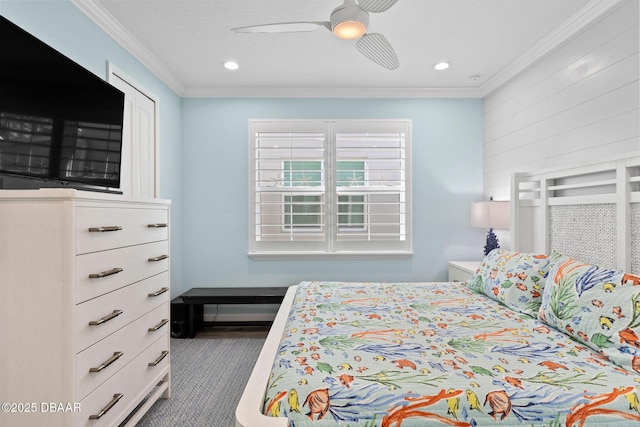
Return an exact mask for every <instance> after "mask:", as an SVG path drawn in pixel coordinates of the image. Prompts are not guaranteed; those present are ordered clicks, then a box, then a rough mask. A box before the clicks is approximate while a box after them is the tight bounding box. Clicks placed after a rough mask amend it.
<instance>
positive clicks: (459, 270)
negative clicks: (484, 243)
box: [449, 261, 482, 282]
mask: <svg viewBox="0 0 640 427" xmlns="http://www.w3.org/2000/svg"><path fill="white" fill-rule="evenodd" d="M481 262H482V261H449V281H450V282H464V281H465V280H469V279H471V277H472V276H473V275H474V273H475V272H476V270H477V269H478V267H479V266H480V263H481Z"/></svg>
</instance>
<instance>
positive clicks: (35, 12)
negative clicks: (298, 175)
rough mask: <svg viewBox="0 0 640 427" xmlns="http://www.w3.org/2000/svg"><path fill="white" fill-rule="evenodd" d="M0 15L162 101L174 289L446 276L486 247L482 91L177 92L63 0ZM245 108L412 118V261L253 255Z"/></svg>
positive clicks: (6, 7)
mask: <svg viewBox="0 0 640 427" xmlns="http://www.w3.org/2000/svg"><path fill="white" fill-rule="evenodd" d="M0 14H1V15H3V16H5V17H6V18H8V19H10V20H11V21H13V22H15V23H16V24H18V25H19V26H21V27H23V28H24V29H26V30H27V31H29V32H31V33H32V34H34V35H35V36H36V37H38V38H40V39H42V40H43V41H45V42H46V43H48V44H49V45H51V46H52V47H54V48H56V49H58V50H59V51H61V52H62V53H63V54H65V55H67V56H69V57H70V58H71V59H73V60H74V61H76V62H78V63H79V64H81V65H83V66H84V67H85V68H87V69H89V70H90V71H92V72H94V73H95V74H97V75H98V76H100V77H103V78H104V77H105V76H106V63H107V61H111V62H113V63H114V65H116V66H117V67H118V68H119V69H120V70H122V71H123V72H125V73H126V74H127V75H129V76H130V77H131V78H133V79H134V80H135V81H137V82H138V83H139V84H141V85H142V86H143V87H144V88H145V89H147V90H149V91H150V92H151V93H153V94H154V95H155V96H156V97H157V98H158V99H159V100H160V101H159V108H160V117H159V120H160V130H159V143H160V196H161V197H163V198H167V199H171V200H172V230H171V263H172V264H171V267H172V283H171V285H172V296H176V295H178V294H180V293H181V292H182V291H184V290H187V289H189V288H191V287H195V286H204V287H206V286H247V285H252V286H270V285H277V286H283V285H290V284H294V283H297V282H298V281H300V280H305V279H333V280H380V281H384V280H445V279H446V270H447V261H449V260H471V259H479V258H481V256H482V245H483V243H484V242H483V240H484V237H483V232H482V231H481V230H475V229H472V228H470V227H469V209H470V204H471V202H472V201H476V200H479V199H481V198H482V165H481V159H482V102H481V100H479V99H245V98H241V99H217V98H203V99H200V98H187V99H181V98H180V97H178V96H177V95H176V94H175V93H174V92H173V91H172V90H171V89H169V88H168V87H167V86H166V85H165V84H163V83H162V82H161V81H160V80H159V79H157V78H156V77H155V75H153V74H152V73H151V72H150V71H149V70H148V69H146V68H145V67H144V66H143V65H142V64H140V63H139V62H138V61H137V60H136V59H135V58H133V57H132V56H131V55H130V54H129V53H127V52H126V51H125V50H124V49H123V48H122V47H120V46H119V45H118V44H117V43H116V42H115V41H114V40H113V39H111V38H110V37H109V36H108V35H106V34H105V33H104V32H103V31H102V30H101V29H99V28H98V27H97V26H96V25H95V24H93V22H91V20H89V18H87V17H86V16H85V15H84V14H83V13H81V12H80V11H79V10H78V9H77V8H76V7H75V6H73V5H72V4H71V3H69V2H67V1H64V0H43V1H36V0H28V1H25V0H0ZM250 118H256V119H257V118H261V119H264V118H287V119H298V118H335V119H338V118H368V119H370V118H383V119H398V118H399V119H411V120H412V121H413V155H414V161H413V202H414V203H413V207H414V209H413V229H414V253H415V255H414V256H413V257H412V258H410V259H407V260H382V261H380V260H376V261H367V260H358V261H356V260H331V261H328V260H326V261H325V260H317V261H252V260H250V259H249V258H248V257H247V239H248V236H247V212H248V207H247V203H248V202H247V201H248V196H247V189H248V183H247V178H248V171H247V167H248V160H247V156H248V140H247V139H248V130H247V123H248V120H249V119H250Z"/></svg>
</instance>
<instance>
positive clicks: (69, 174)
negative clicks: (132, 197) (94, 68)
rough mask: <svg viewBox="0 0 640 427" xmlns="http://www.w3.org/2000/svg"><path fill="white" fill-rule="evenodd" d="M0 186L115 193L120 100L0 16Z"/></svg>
mask: <svg viewBox="0 0 640 427" xmlns="http://www.w3.org/2000/svg"><path fill="white" fill-rule="evenodd" d="M0 40H2V48H1V49H0V181H1V183H0V187H2V188H38V187H52V186H53V187H59V186H68V187H69V186H70V187H76V188H82V189H89V190H98V191H117V189H119V188H120V163H121V154H122V122H123V111H124V93H122V92H121V91H120V90H118V89H117V88H115V87H113V86H112V85H110V84H109V83H108V82H106V81H105V80H103V79H101V78H99V77H98V76H96V75H95V74H93V73H91V72H90V71H88V70H86V69H85V68H83V67H81V66H80V65H78V64H76V63H75V62H73V61H72V60H70V59H69V58H67V57H66V56H64V55H62V54H61V53H59V52H58V51H56V50H55V49H53V48H51V47H50V46H48V45H46V44H45V43H43V42H42V41H40V40H38V39H37V38H36V37H34V36H32V35H31V34H29V33H27V32H26V31H24V30H23V29H21V28H20V27H18V26H17V25H15V24H13V23H12V22H10V21H9V20H7V19H6V18H4V17H2V16H0Z"/></svg>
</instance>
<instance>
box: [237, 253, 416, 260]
mask: <svg viewBox="0 0 640 427" xmlns="http://www.w3.org/2000/svg"><path fill="white" fill-rule="evenodd" d="M247 255H248V256H249V258H250V259H252V260H254V261H283V260H305V259H409V258H411V257H412V256H413V252H405V251H402V252H399V251H394V252H260V253H257V252H253V253H251V252H250V253H248V254H247Z"/></svg>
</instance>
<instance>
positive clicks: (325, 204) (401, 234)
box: [249, 120, 411, 257]
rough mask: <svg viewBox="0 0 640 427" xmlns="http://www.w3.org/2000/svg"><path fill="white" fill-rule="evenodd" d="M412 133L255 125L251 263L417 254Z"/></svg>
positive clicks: (395, 128)
mask: <svg viewBox="0 0 640 427" xmlns="http://www.w3.org/2000/svg"><path fill="white" fill-rule="evenodd" d="M410 125H411V124H410V122H409V121H362V120H354V121H351V120H348V121H296V120H293V121H259V120H254V121H251V122H250V138H249V139H250V166H249V171H250V180H249V182H250V186H251V187H250V193H249V195H250V197H249V208H250V212H249V218H250V220H249V253H250V255H253V256H256V257H259V255H266V256H269V255H275V256H276V257H278V256H281V255H286V256H296V255H302V256H305V255H318V254H320V255H322V254H324V255H326V254H355V255H359V254H360V255H363V256H367V255H378V254H382V255H385V254H386V255H390V256H393V255H394V254H396V255H397V254H402V255H404V256H406V255H407V254H410V251H411V238H410V237H411V236H410V215H409V213H410V197H409V195H410V193H409V191H408V190H409V185H408V178H409V176H410V175H409V173H408V165H409V164H410V163H409V142H410Z"/></svg>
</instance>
